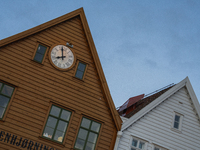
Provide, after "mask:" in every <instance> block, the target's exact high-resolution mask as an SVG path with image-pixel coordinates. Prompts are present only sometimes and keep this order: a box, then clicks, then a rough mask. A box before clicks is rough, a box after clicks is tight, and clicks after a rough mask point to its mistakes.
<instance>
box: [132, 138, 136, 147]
mask: <svg viewBox="0 0 200 150" xmlns="http://www.w3.org/2000/svg"><path fill="white" fill-rule="evenodd" d="M132 145H133V146H135V147H137V140H135V139H133V141H132Z"/></svg>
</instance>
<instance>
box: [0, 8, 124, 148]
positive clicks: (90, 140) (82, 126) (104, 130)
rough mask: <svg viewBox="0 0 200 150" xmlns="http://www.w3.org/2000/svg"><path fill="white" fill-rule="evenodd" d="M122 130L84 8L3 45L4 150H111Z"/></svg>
mask: <svg viewBox="0 0 200 150" xmlns="http://www.w3.org/2000/svg"><path fill="white" fill-rule="evenodd" d="M120 128H121V119H120V117H119V115H118V113H117V111H116V110H115V106H114V103H113V101H112V98H111V95H110V92H109V89H108V85H107V83H106V79H105V76H104V73H103V70H102V67H101V64H100V61H99V58H98V54H97V51H96V48H95V45H94V42H93V39H92V36H91V33H90V30H89V26H88V24H87V20H86V17H85V14H84V11H83V9H82V8H80V9H78V10H75V11H73V12H71V13H68V14H66V15H64V16H61V17H59V18H56V19H54V20H52V21H49V22H47V23H44V24H42V25H39V26H37V27H34V28H32V29H29V30H27V31H24V32H22V33H19V34H17V35H14V36H11V37H8V38H6V39H3V40H1V41H0V150H4V149H6V150H15V149H22V150H23V149H24V150H25V149H27V150H29V149H30V150H31V149H32V150H45V149H46V150H68V149H71V150H72V149H77V150H79V149H81V150H82V149H84V150H94V149H95V150H112V149H113V147H114V144H115V139H116V134H117V131H119V130H120Z"/></svg>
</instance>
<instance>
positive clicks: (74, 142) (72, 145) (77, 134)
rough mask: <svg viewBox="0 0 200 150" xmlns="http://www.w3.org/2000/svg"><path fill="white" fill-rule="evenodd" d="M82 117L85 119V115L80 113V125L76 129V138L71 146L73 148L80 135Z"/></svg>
mask: <svg viewBox="0 0 200 150" xmlns="http://www.w3.org/2000/svg"><path fill="white" fill-rule="evenodd" d="M82 119H83V115H82V114H80V118H79V125H78V127H77V129H76V135H75V137H74V140H73V142H72V147H71V149H74V146H75V142H76V139H77V136H78V131H79V129H80V126H81V121H82Z"/></svg>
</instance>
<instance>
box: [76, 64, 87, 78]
mask: <svg viewBox="0 0 200 150" xmlns="http://www.w3.org/2000/svg"><path fill="white" fill-rule="evenodd" d="M86 66H87V65H86V64H85V63H83V62H80V61H78V65H77V67H76V73H75V77H77V78H79V79H81V80H83V78H84V74H85V71H86Z"/></svg>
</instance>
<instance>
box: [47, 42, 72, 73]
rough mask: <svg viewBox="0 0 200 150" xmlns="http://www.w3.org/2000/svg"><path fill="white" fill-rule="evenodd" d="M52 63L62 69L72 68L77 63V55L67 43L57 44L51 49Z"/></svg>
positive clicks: (50, 57)
mask: <svg viewBox="0 0 200 150" xmlns="http://www.w3.org/2000/svg"><path fill="white" fill-rule="evenodd" d="M49 59H50V62H51V64H52V65H53V66H54V67H55V68H57V69H59V70H62V71H66V70H68V69H71V68H72V67H73V66H74V64H75V55H74V53H73V51H72V50H71V49H69V48H68V47H67V46H65V45H56V46H54V47H53V48H52V49H50V51H49Z"/></svg>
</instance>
